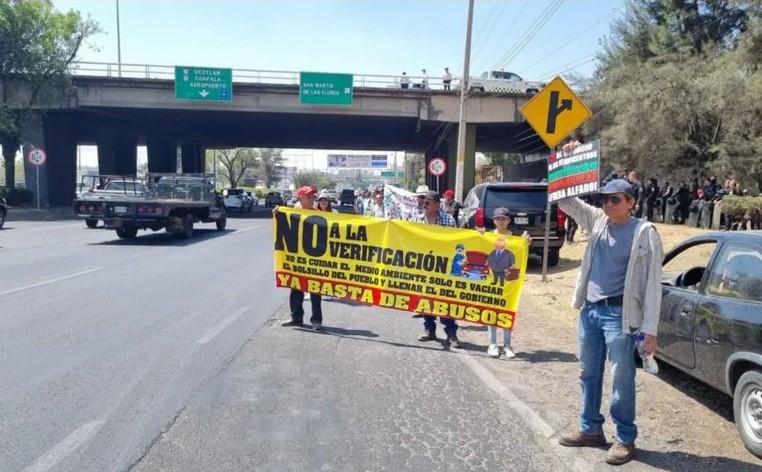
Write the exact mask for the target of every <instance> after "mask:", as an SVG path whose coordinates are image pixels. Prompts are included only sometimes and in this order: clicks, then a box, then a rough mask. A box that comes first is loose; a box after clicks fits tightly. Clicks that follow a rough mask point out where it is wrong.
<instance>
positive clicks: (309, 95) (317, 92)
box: [299, 72, 354, 106]
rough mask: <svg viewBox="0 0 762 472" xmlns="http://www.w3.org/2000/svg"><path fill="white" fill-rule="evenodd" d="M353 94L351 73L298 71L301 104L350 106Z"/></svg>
mask: <svg viewBox="0 0 762 472" xmlns="http://www.w3.org/2000/svg"><path fill="white" fill-rule="evenodd" d="M353 94H354V76H353V75H352V74H329V73H324V72H300V73H299V103H301V104H302V105H334V106H352V100H353Z"/></svg>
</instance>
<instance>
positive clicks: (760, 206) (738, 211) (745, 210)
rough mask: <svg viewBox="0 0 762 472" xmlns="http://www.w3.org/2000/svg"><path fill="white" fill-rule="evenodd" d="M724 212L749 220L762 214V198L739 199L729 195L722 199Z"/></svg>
mask: <svg viewBox="0 0 762 472" xmlns="http://www.w3.org/2000/svg"><path fill="white" fill-rule="evenodd" d="M722 212H723V213H725V214H726V215H731V216H733V217H739V218H742V217H745V218H748V217H749V216H750V215H752V214H754V213H759V212H762V197H739V196H733V195H729V196H726V197H723V198H722Z"/></svg>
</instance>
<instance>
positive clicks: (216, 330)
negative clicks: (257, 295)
mask: <svg viewBox="0 0 762 472" xmlns="http://www.w3.org/2000/svg"><path fill="white" fill-rule="evenodd" d="M247 311H249V307H247V306H245V307H243V308H241V309H239V310H238V311H236V312H235V313H233V314H232V315H230V316H228V317H227V318H225V319H224V320H222V321H220V322H219V324H217V326H215V327H213V328H212V329H210V330H209V331H207V332H206V333H204V335H203V336H201V337H200V338H199V340H198V341H196V342H197V343H199V344H206V343H208V342H209V341H211V340H212V339H214V338H215V337H216V336H217V335H218V334H220V333H221V332H222V331H223V330H224V329H225V328H227V327H228V326H230V325H231V324H232V323H233V322H234V321H235V320H237V319H238V318H239V317H240V316H241V315H243V314H244V313H246V312H247Z"/></svg>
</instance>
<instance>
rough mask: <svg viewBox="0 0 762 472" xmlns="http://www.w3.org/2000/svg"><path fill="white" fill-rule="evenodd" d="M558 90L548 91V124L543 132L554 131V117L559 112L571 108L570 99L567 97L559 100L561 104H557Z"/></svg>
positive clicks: (549, 132)
mask: <svg viewBox="0 0 762 472" xmlns="http://www.w3.org/2000/svg"><path fill="white" fill-rule="evenodd" d="M559 95H560V93H559V92H550V107H549V109H548V125H547V126H546V128H545V132H546V133H548V134H554V133H555V132H556V118H558V115H560V114H561V112H563V111H566V110H569V111H571V109H572V101H571V100H569V99H564V100H561V106H560V107H559V106H558V99H559Z"/></svg>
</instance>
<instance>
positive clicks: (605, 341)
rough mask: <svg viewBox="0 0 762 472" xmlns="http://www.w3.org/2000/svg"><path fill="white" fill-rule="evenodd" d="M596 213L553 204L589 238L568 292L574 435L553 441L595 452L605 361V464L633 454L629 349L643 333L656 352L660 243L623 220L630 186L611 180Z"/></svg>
mask: <svg viewBox="0 0 762 472" xmlns="http://www.w3.org/2000/svg"><path fill="white" fill-rule="evenodd" d="M599 197H600V201H601V203H602V208H596V207H594V206H591V205H588V204H586V203H584V202H582V201H581V200H579V199H577V198H567V199H564V200H561V201H560V202H559V207H560V208H561V210H562V211H563V212H564V213H567V214H568V215H569V216H571V217H572V218H574V219H575V220H577V223H578V224H579V225H580V226H582V228H584V229H585V231H587V232H588V233H589V234H590V241H589V242H588V245H587V248H586V249H585V254H584V256H583V258H582V264H581V266H580V275H579V280H578V281H577V287H576V288H575V291H574V301H573V305H574V307H575V308H578V309H580V310H581V311H580V316H579V323H578V327H577V340H578V344H579V366H580V385H581V386H582V401H583V403H582V410H581V412H580V422H579V430H578V431H574V432H570V433H565V434H563V435H562V436H561V437H560V438H559V441H558V442H559V443H560V444H561V445H563V446H572V447H602V446H604V445H605V444H606V437H605V436H604V434H603V422H604V418H603V415H601V399H602V394H603V373H604V369H605V365H606V355H607V353H608V357H609V359H610V360H611V378H612V391H611V410H610V413H611V419H612V420H613V422H614V424H615V425H616V436H615V442H614V444H613V445H612V446H611V448H610V449H609V451H608V456H607V457H606V462H608V463H609V464H614V465H619V464H624V463H626V462H629V461H630V460H631V459H632V457H633V455H634V453H635V439H636V438H637V436H638V428H637V426H636V425H635V343H636V340H637V336H638V334H640V333H643V334H644V335H645V341H644V348H645V350H646V351H647V353H648V354H649V355H650V354H653V353H654V352H655V351H656V333H657V327H658V323H659V312H660V310H661V264H662V259H663V253H662V244H661V239H660V238H659V235H658V234H657V233H656V229H655V228H654V226H653V224H651V223H649V222H646V221H643V220H640V219H637V218H633V217H632V216H631V214H632V210H633V207H634V206H635V204H636V200H635V192H634V190H633V187H632V185H631V184H630V183H629V182H627V181H625V180H623V179H617V180H612V181H611V182H609V183H608V184H606V186H605V187H604V188H603V190H602V191H601V192H600V195H599Z"/></svg>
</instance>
